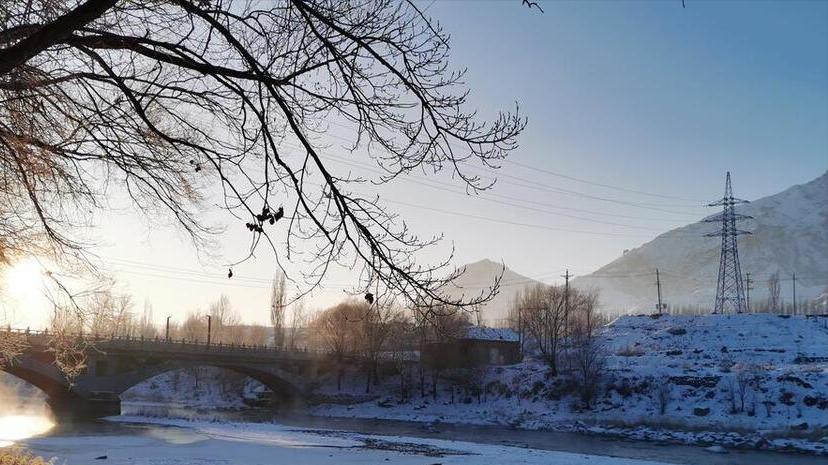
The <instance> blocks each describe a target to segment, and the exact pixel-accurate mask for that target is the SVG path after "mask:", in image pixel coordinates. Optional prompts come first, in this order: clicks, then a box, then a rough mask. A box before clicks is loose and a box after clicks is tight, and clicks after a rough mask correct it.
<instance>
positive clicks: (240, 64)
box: [0, 0, 525, 306]
mask: <svg viewBox="0 0 828 465" xmlns="http://www.w3.org/2000/svg"><path fill="white" fill-rule="evenodd" d="M449 50H450V48H449V37H448V34H446V33H445V32H444V31H443V30H442V28H441V27H440V26H439V24H437V22H436V21H435V20H433V19H432V18H430V17H428V16H426V15H425V14H424V13H423V12H422V11H421V10H420V9H419V8H418V7H417V5H416V4H415V3H414V2H410V1H404V2H397V1H393V0H353V1H347V2H342V1H334V0H281V1H274V2H233V1H231V0H209V1H192V0H170V1H166V2H144V1H137V0H120V1H116V0H67V1H55V0H31V1H20V2H4V3H2V4H0V101H2V102H3V105H2V106H0V166H1V167H2V168H0V170H2V173H3V174H4V177H3V179H4V182H3V183H0V190H2V193H3V198H4V202H3V203H2V205H1V206H0V258H4V257H9V256H12V255H15V254H27V253H32V252H35V253H38V254H49V255H51V256H53V257H55V258H57V259H64V258H66V257H68V256H74V257H76V258H79V259H83V258H84V255H83V254H82V251H83V250H84V249H85V248H86V245H87V243H86V242H85V241H83V240H82V239H81V238H80V237H79V231H81V230H82V229H79V228H82V227H84V226H87V225H90V224H91V222H92V216H93V214H94V212H95V210H98V209H102V208H104V207H105V203H104V202H102V199H104V198H105V197H106V195H107V194H108V191H107V189H110V190H112V189H118V188H123V191H124V192H125V193H126V194H127V195H128V196H129V197H130V198H131V199H132V201H133V202H134V204H135V206H136V207H137V208H138V209H139V210H141V211H143V212H148V213H153V214H155V213H158V212H166V213H167V214H169V216H170V218H172V219H173V220H174V221H176V222H177V224H178V225H179V226H180V227H181V228H182V229H183V230H184V231H186V233H187V234H188V235H189V237H191V238H192V240H193V242H194V244H196V245H197V246H204V245H206V244H209V243H210V241H211V239H212V238H213V237H214V236H212V233H214V232H216V230H215V228H213V227H212V226H211V225H210V224H208V223H206V222H205V220H204V218H205V217H206V216H205V215H202V211H203V210H204V206H205V205H207V204H209V203H211V202H205V200H206V199H208V198H209V197H211V195H213V192H214V190H215V189H213V186H216V187H217V188H218V190H219V191H220V192H219V195H221V196H223V201H222V202H221V204H223V206H224V208H225V209H226V210H227V211H228V212H229V214H230V215H233V217H234V218H236V219H237V221H238V222H237V223H236V224H237V226H236V227H239V228H242V227H244V228H246V229H247V230H248V231H249V233H250V248H249V255H248V256H252V254H253V253H254V251H255V250H256V249H257V247H259V246H260V245H261V244H265V245H266V246H267V247H270V248H271V249H272V250H273V251H274V253H275V254H276V258H277V263H279V262H280V260H279V259H280V258H287V259H290V261H291V262H292V263H307V266H305V267H304V268H303V269H301V270H299V276H297V277H296V278H292V279H295V281H296V282H297V285H300V286H302V287H304V288H305V289H306V290H309V289H312V288H313V287H314V286H316V285H318V284H319V282H320V280H321V279H322V278H323V276H324V274H325V272H326V271H327V270H328V269H330V266H331V265H332V264H342V265H345V266H348V267H353V266H354V263H356V264H357V266H359V267H361V268H362V271H364V272H363V273H361V274H360V275H359V276H361V280H360V281H359V282H355V283H354V290H355V291H367V289H368V287H369V286H372V285H374V284H376V283H382V285H383V286H384V287H386V288H387V289H388V290H391V291H394V292H396V293H398V294H400V295H402V296H403V297H404V298H406V299H408V300H409V301H410V302H413V301H416V300H418V299H421V298H428V299H429V300H434V301H437V302H442V303H445V304H451V305H459V306H465V305H473V304H477V303H480V302H481V301H485V300H486V299H488V298H490V297H491V295H492V294H493V292H495V289H489V290H488V291H484V292H482V293H481V294H480V295H478V296H465V297H464V298H463V299H452V298H449V297H447V295H448V294H447V293H443V292H440V288H441V287H442V286H444V285H445V284H446V283H448V282H450V281H451V280H453V279H454V278H456V276H457V275H458V273H459V271H457V270H455V271H454V272H451V270H450V268H448V267H449V263H450V261H449V259H446V260H444V261H439V262H438V263H436V264H434V265H424V264H423V263H422V262H418V261H415V259H414V257H415V254H416V253H417V252H418V251H419V250H421V249H422V248H423V247H427V246H429V245H431V244H433V243H435V242H436V241H437V240H438V239H439V238H425V239H421V238H419V237H418V236H416V235H415V234H413V233H412V232H411V231H410V230H409V229H408V228H407V226H406V225H405V223H404V222H402V221H399V220H398V218H397V216H396V215H395V214H394V213H393V212H392V211H390V210H388V209H387V208H386V207H385V206H384V205H383V203H382V202H381V200H380V199H379V198H377V197H376V196H374V195H373V194H370V195H365V194H362V193H360V192H359V191H358V190H356V189H354V187H356V186H358V185H359V183H361V182H363V181H364V180H365V179H363V178H362V177H360V176H354V175H351V174H350V173H349V172H347V171H346V170H345V169H341V168H340V167H338V166H337V165H335V164H333V163H331V160H335V159H340V158H342V157H343V154H341V153H339V152H338V151H336V150H334V149H332V148H331V146H330V144H327V143H326V141H325V140H323V139H322V138H321V135H322V134H324V133H330V132H333V131H331V127H332V126H336V127H341V128H342V130H343V133H344V137H345V139H346V140H348V141H349V145H350V146H349V147H348V148H349V149H350V150H349V152H352V153H354V157H361V158H363V159H364V160H365V161H366V162H369V163H373V164H374V165H375V167H376V168H378V169H379V170H381V172H382V173H383V174H382V175H380V176H379V177H377V178H374V179H372V181H374V182H377V183H386V182H391V181H393V180H394V179H396V178H397V177H399V176H403V175H406V174H407V173H410V172H412V171H414V170H417V171H420V172H436V171H440V170H444V169H447V170H450V171H451V172H452V173H453V174H454V175H455V178H456V179H458V180H459V182H460V183H462V184H463V185H464V187H467V188H468V189H469V190H471V191H480V190H485V189H487V188H489V187H490V186H491V180H489V179H486V178H484V177H480V176H478V175H476V174H473V172H470V171H469V169H470V168H471V167H472V165H473V164H475V163H477V164H481V165H483V166H486V167H491V168H496V167H497V162H498V161H500V160H502V159H504V158H505V157H506V156H507V154H508V153H509V152H510V151H511V150H513V149H514V148H515V147H516V146H517V142H516V138H517V136H518V135H519V133H520V132H521V131H522V130H523V128H524V127H525V120H524V119H522V118H521V117H519V116H518V115H517V112H515V113H514V114H508V113H504V114H500V115H499V116H498V117H496V118H494V120H493V121H492V122H490V123H486V122H483V121H480V120H479V119H478V117H477V116H476V113H475V111H474V110H473V109H468V108H467V106H468V105H467V100H466V98H467V94H468V92H467V90H466V88H465V86H464V81H463V79H464V77H463V76H464V72H462V71H459V72H457V71H452V70H451V68H450V64H449ZM100 174H103V175H104V178H103V179H101V178H99V177H98V176H99V175H100ZM153 216H154V215H153ZM228 275H232V273H228Z"/></svg>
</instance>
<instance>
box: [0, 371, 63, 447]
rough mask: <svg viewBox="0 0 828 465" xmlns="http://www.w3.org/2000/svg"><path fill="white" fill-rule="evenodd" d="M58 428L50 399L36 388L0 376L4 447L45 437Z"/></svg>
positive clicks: (0, 431) (0, 443)
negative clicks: (51, 409) (48, 400)
mask: <svg viewBox="0 0 828 465" xmlns="http://www.w3.org/2000/svg"><path fill="white" fill-rule="evenodd" d="M54 426H55V423H54V420H53V418H52V413H51V411H50V410H49V406H48V404H46V396H45V395H44V394H43V393H42V392H41V391H40V390H39V389H37V388H35V387H34V386H32V385H30V384H27V383H26V382H24V381H21V380H19V379H17V378H15V377H14V376H11V375H8V374H6V373H3V372H0V447H6V446H10V445H12V444H14V443H15V442H17V441H20V440H22V439H26V438H30V437H32V436H36V435H39V434H43V433H45V432H47V431H49V430H50V429H52V428H53V427H54Z"/></svg>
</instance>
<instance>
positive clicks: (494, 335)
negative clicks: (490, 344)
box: [466, 326, 520, 342]
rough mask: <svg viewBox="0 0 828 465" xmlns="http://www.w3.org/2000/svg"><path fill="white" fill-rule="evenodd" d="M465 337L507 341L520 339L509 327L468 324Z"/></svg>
mask: <svg viewBox="0 0 828 465" xmlns="http://www.w3.org/2000/svg"><path fill="white" fill-rule="evenodd" d="M466 339H475V340H479V341H509V342H517V341H519V340H520V338H519V336H518V333H517V332H515V331H514V330H512V329H509V328H487V327H485V326H469V327H468V328H467V330H466Z"/></svg>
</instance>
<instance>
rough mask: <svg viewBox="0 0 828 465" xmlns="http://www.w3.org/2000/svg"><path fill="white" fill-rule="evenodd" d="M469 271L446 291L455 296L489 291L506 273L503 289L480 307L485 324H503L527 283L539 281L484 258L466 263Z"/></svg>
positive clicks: (467, 295) (501, 285) (502, 281)
mask: <svg viewBox="0 0 828 465" xmlns="http://www.w3.org/2000/svg"><path fill="white" fill-rule="evenodd" d="M464 268H465V272H464V273H463V275H461V276H460V277H459V278H458V279H457V280H455V281H454V283H453V286H452V287H450V288H449V289H448V290H447V291H446V293H447V294H448V295H450V296H452V297H454V298H459V297H461V296H465V297H467V298H468V297H474V296H477V295H479V294H480V293H481V292H485V291H486V290H487V289H488V288H489V287H490V286H491V285H492V284H493V283H494V280H495V279H496V278H497V277H498V276H500V274H501V273H503V278H502V280H501V281H500V291H499V292H498V294H497V295H496V296H495V297H494V298H493V299H492V300H490V301H489V302H486V303H485V304H484V305H481V306H480V308H479V309H478V311H479V313H480V320H481V323H482V324H484V325H488V326H502V323H503V322H504V320H505V319H506V318H507V317H508V316H509V308H511V306H512V302H513V301H514V299H515V296H516V295H517V294H518V293H519V292H520V291H522V290H523V289H524V288H526V287H527V286H534V285H535V284H539V282H538V281H535V280H534V279H531V278H527V277H526V276H523V275H520V274H518V273H515V272H514V271H512V270H510V269H509V268H508V267H505V266H504V265H503V264H502V263H496V262H493V261H491V260H487V259H484V260H480V261H478V262H474V263H470V264H468V265H465V267H464Z"/></svg>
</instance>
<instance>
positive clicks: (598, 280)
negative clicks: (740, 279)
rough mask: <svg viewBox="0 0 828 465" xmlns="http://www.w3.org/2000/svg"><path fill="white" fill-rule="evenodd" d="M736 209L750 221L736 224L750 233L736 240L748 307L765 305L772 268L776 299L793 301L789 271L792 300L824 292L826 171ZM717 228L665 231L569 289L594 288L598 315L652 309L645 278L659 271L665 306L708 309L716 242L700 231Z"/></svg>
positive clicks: (649, 280)
mask: <svg viewBox="0 0 828 465" xmlns="http://www.w3.org/2000/svg"><path fill="white" fill-rule="evenodd" d="M737 212H739V213H743V214H746V215H750V216H753V217H754V219H753V220H746V221H743V222H741V223H740V229H747V230H749V231H751V232H752V233H753V234H752V235H749V236H740V237H739V257H740V259H741V265H742V273H743V275H744V274H746V273H748V272H749V273H750V274H751V278H752V279H753V281H754V284H753V287H754V289H753V291H751V301H752V302H754V303H759V302H762V301H766V299H767V296H768V290H767V281H768V278H769V277H770V275H771V274H773V273H774V272H775V271H777V270H778V271H779V274H780V278H781V284H782V286H781V287H782V300H783V301H786V302H791V301H792V280H791V279H790V278H791V274H792V273H793V272H796V276H797V280H796V282H797V286H796V293H797V301H812V300H814V299H817V298H818V296H820V295H821V294H823V293H825V292H828V172H826V173H825V174H823V175H822V176H820V177H818V178H816V179H815V180H813V181H811V182H808V183H806V184H801V185H797V186H793V187H791V188H789V189H786V190H784V191H782V192H780V193H778V194H775V195H771V196H769V197H764V198H761V199H759V200H756V201H754V202H752V203H750V204H746V205H740V206H738V207H737ZM711 213H712V212H711ZM716 228H717V225H716V224H712V223H704V222H697V223H693V224H690V225H687V226H684V227H681V228H678V229H674V230H672V231H669V232H666V233H664V234H662V235H660V236H658V237H656V238H655V239H654V240H652V241H650V242H648V243H646V244H644V245H642V246H640V247H638V248H636V249H633V250H630V251H629V252H626V253H625V254H624V255H623V256H622V257H620V258H618V259H617V260H615V261H613V262H611V263H609V264H608V265H606V266H604V267H602V268H600V269H599V270H597V271H595V272H594V273H592V274H590V275H586V276H583V277H580V278H577V279H575V280H574V282H573V285H575V286H578V287H581V288H590V287H593V288H598V289H599V290H600V292H601V303H602V307H603V309H604V310H605V311H609V312H615V311H617V312H624V311H641V310H654V309H655V302H656V287H655V276H652V275H650V274H648V273H652V272H653V271H654V270H655V269H656V268H659V270H660V272H661V282H662V294H663V299H664V302H665V303H667V304H670V305H674V306H676V305H679V306H680V305H710V304H711V303H712V301H713V298H714V296H715V293H716V276H717V274H718V266H719V248H720V242H719V241H718V240H717V238H715V237H704V234H705V233H709V232H715V231H716ZM637 275H638V276H637Z"/></svg>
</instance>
